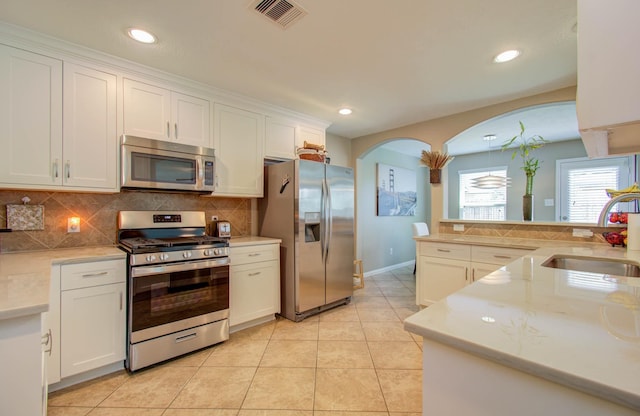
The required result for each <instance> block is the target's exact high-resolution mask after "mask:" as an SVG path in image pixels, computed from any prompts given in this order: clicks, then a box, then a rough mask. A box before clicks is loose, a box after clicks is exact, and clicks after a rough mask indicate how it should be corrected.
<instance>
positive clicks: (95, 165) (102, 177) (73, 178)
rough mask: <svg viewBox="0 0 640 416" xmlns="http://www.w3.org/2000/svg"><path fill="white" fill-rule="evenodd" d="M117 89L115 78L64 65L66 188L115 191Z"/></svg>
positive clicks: (91, 70) (99, 72)
mask: <svg viewBox="0 0 640 416" xmlns="http://www.w3.org/2000/svg"><path fill="white" fill-rule="evenodd" d="M116 88H117V79H116V76H115V75H113V74H108V73H105V72H102V71H97V70H94V69H90V68H85V67H82V66H79V65H74V64H69V63H66V62H65V64H64V100H63V102H64V106H63V115H64V123H63V125H64V128H63V137H64V141H63V146H62V155H63V156H64V164H63V178H62V181H63V184H64V185H65V186H73V187H79V188H103V189H110V190H113V191H116V190H117V187H118V174H117V166H118V162H117V157H118V134H117V130H116V129H117V126H116Z"/></svg>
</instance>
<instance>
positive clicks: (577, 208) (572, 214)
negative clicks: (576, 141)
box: [567, 166, 620, 222]
mask: <svg viewBox="0 0 640 416" xmlns="http://www.w3.org/2000/svg"><path fill="white" fill-rule="evenodd" d="M619 178H620V169H619V168H618V167H617V166H606V167H602V168H592V169H590V168H585V169H571V170H569V171H568V177H567V191H568V193H569V206H568V207H567V209H568V214H569V218H570V221H571V222H596V221H598V216H599V215H600V211H601V210H602V207H603V206H604V204H606V203H607V201H608V200H609V197H608V196H607V194H606V192H604V191H603V189H618V183H619Z"/></svg>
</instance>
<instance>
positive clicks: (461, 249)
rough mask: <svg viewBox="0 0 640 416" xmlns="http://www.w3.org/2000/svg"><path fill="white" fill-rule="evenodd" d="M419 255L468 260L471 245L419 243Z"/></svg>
mask: <svg viewBox="0 0 640 416" xmlns="http://www.w3.org/2000/svg"><path fill="white" fill-rule="evenodd" d="M420 255H421V256H429V257H440V258H443V259H454V260H470V259H471V246H468V245H465V244H450V243H435V242H434V243H424V242H422V243H420Z"/></svg>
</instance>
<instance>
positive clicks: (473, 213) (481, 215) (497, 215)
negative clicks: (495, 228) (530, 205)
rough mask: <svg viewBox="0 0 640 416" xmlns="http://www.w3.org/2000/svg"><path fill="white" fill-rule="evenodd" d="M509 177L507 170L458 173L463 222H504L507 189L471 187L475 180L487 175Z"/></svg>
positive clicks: (502, 168) (504, 168)
mask: <svg viewBox="0 0 640 416" xmlns="http://www.w3.org/2000/svg"><path fill="white" fill-rule="evenodd" d="M489 174H491V175H493V176H502V177H506V176H507V168H506V167H499V168H495V169H493V170H465V171H458V175H459V177H460V197H459V202H460V217H459V218H461V219H463V220H504V219H505V218H506V214H505V211H506V207H507V187H506V186H504V187H501V188H497V189H479V188H474V187H473V186H471V181H472V180H473V179H475V178H479V177H481V176H486V175H489Z"/></svg>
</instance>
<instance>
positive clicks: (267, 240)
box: [229, 235, 282, 247]
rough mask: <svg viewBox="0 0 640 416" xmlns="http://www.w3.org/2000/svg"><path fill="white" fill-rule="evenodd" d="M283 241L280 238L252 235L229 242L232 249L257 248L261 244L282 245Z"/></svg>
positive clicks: (233, 238)
mask: <svg viewBox="0 0 640 416" xmlns="http://www.w3.org/2000/svg"><path fill="white" fill-rule="evenodd" d="M281 242H282V240H280V239H279V238H271V237H259V236H257V235H251V236H246V237H231V240H229V246H230V247H242V246H255V245H259V244H280V243H281Z"/></svg>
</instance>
